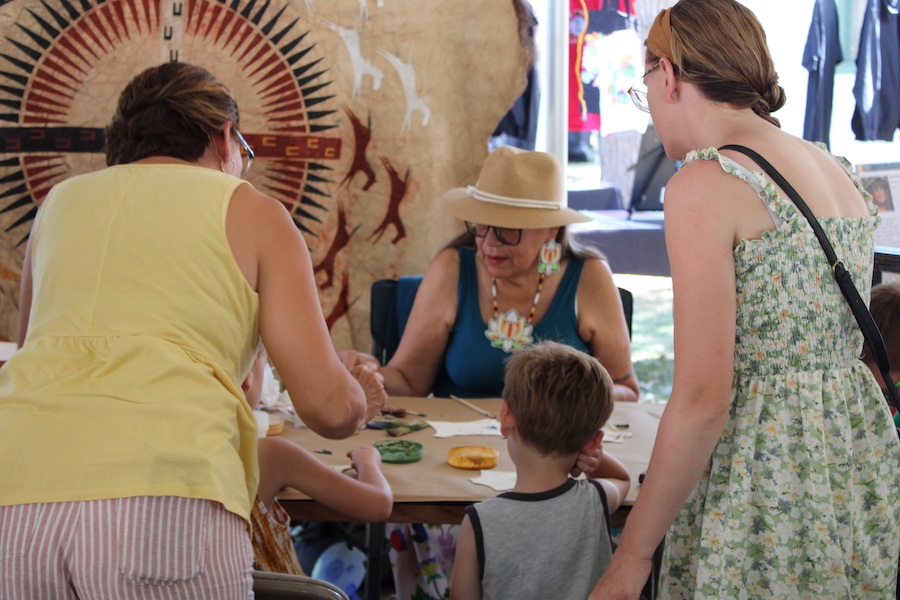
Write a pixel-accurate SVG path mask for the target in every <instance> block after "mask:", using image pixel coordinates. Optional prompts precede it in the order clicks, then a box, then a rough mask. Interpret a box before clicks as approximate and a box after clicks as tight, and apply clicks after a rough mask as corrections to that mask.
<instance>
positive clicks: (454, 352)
mask: <svg viewBox="0 0 900 600" xmlns="http://www.w3.org/2000/svg"><path fill="white" fill-rule="evenodd" d="M583 266H584V260H582V259H573V260H570V261H569V265H568V267H567V268H566V272H565V274H564V275H563V280H562V282H560V285H559V289H558V290H557V291H556V296H554V298H553V301H552V302H551V303H550V309H549V310H548V311H547V314H545V315H544V317H543V318H542V319H541V320H540V322H539V323H538V324H537V325H535V326H534V332H533V336H534V339H536V340H541V341H546V340H550V341H554V342H560V343H562V344H566V345H568V346H571V347H572V348H575V349H577V350H581V351H582V352H587V353H590V349H589V348H588V345H587V344H586V343H585V342H584V340H582V339H581V338H580V337H579V336H578V319H577V317H576V315H575V293H576V291H577V290H578V281H579V279H581V269H582V267H583ZM458 296H459V297H458V303H457V308H456V322H455V323H454V325H453V331H451V332H450V341H449V344H448V345H447V353H446V354H445V355H444V368H443V370H442V372H441V374H440V375H439V376H438V379H437V381H436V382H435V384H434V390H433V391H434V395H435V396H436V397H439V398H447V397H449V396H450V395H451V394H453V395H454V396H459V397H460V398H499V397H500V394H501V393H502V392H503V361H504V360H505V359H506V357H508V356H509V354H508V353H507V352H504V351H503V349H502V348H495V347H493V346H491V342H490V340H488V339H487V337H485V335H484V332H485V331H486V330H487V323H485V322H484V321H483V320H482V318H481V309H480V308H479V306H478V279H477V276H476V272H475V252H474V251H472V250H469V249H466V248H460V249H459V290H458Z"/></svg>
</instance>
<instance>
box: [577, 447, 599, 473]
mask: <svg viewBox="0 0 900 600" xmlns="http://www.w3.org/2000/svg"><path fill="white" fill-rule="evenodd" d="M601 460H603V444H602V443H601V444H600V445H599V446H597V449H596V450H594V452H593V453H591V454H585V453H584V452H582V453H580V454H579V455H578V459H577V460H576V461H575V466H574V467H572V477H578V476H579V475H581V474H582V473H588V474H590V473H593V472H594V471H596V470H597V468H598V467H599V466H600V461H601Z"/></svg>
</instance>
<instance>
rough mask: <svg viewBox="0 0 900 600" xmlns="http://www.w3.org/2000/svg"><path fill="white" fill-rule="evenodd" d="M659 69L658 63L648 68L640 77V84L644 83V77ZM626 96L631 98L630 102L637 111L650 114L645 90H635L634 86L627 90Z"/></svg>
mask: <svg viewBox="0 0 900 600" xmlns="http://www.w3.org/2000/svg"><path fill="white" fill-rule="evenodd" d="M658 68H659V63H656V66H654V67H650V70H648V71H647V72H646V73H644V74H643V75H641V82H643V81H644V77H646V76H647V75H649V74H650V73H652V72H653V71H655V70H656V69H658ZM628 95H629V96H631V101H632V102H634V105H635V106H637V107H638V109H639V110H642V111H644V112H650V104H648V103H647V90H645V89H643V90H636V89H634V86H631V87H630V88H628Z"/></svg>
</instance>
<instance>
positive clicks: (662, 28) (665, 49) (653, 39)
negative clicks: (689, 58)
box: [647, 8, 672, 60]
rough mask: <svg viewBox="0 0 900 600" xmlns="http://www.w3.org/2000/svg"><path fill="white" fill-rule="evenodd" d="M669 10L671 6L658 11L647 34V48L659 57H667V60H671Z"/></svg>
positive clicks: (670, 10)
mask: <svg viewBox="0 0 900 600" xmlns="http://www.w3.org/2000/svg"><path fill="white" fill-rule="evenodd" d="M671 12H672V9H671V8H667V9H665V10H663V11H660V13H659V14H658V15H656V20H655V21H654V22H653V26H652V27H650V33H649V34H648V35H647V50H649V51H650V52H652V53H653V54H655V55H656V56H658V57H659V58H668V59H669V60H672V23H671V20H670V14H671Z"/></svg>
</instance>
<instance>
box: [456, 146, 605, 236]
mask: <svg viewBox="0 0 900 600" xmlns="http://www.w3.org/2000/svg"><path fill="white" fill-rule="evenodd" d="M565 199H566V190H565V186H564V185H563V172H562V165H560V163H559V160H558V159H557V158H556V156H554V155H553V154H548V153H546V152H529V151H527V150H522V149H519V148H514V147H512V146H500V147H499V148H497V149H496V150H494V151H493V152H491V153H490V155H488V157H487V159H485V161H484V165H483V166H482V167H481V174H480V175H479V176H478V182H477V183H476V184H475V185H474V186H472V185H470V186H468V187H464V188H455V189H452V190H450V191H449V192H447V193H446V194H444V195H443V196H442V197H441V199H440V203H441V204H442V205H443V207H444V210H446V211H447V212H448V213H450V214H451V215H453V216H454V217H456V218H458V219H462V220H463V221H469V222H470V223H479V224H481V225H493V226H495V227H508V228H510V229H542V228H544V227H560V226H563V225H568V224H570V223H584V222H587V221H590V220H591V218H590V217H588V216H585V215H583V214H581V213H580V212H578V211H575V210H572V209H570V208H567V207H566V204H565Z"/></svg>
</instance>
